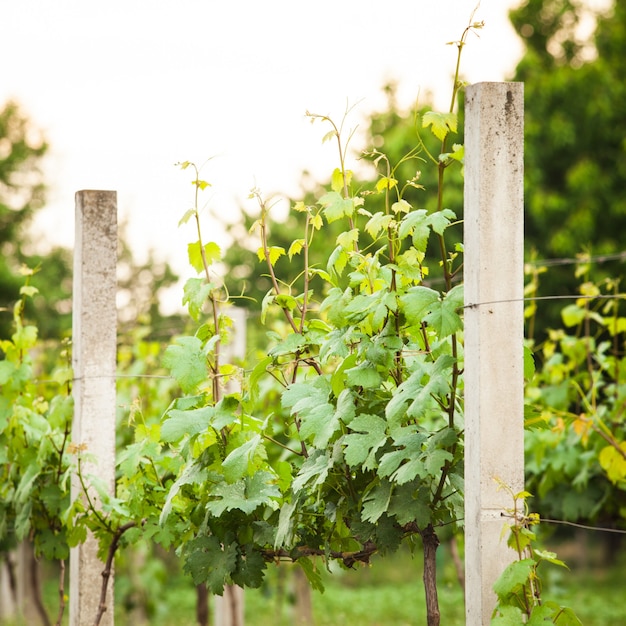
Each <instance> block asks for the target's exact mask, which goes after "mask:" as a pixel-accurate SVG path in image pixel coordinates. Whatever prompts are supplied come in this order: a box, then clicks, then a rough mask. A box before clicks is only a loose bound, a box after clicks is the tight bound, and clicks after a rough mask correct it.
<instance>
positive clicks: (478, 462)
mask: <svg viewBox="0 0 626 626" xmlns="http://www.w3.org/2000/svg"><path fill="white" fill-rule="evenodd" d="M523 160H524V90H523V84H522V83H479V84H476V85H472V86H470V87H468V88H467V90H466V97H465V209H464V214H465V215H464V220H465V226H464V229H465V232H464V280H465V366H464V367H465V569H466V594H465V595H466V598H467V605H466V625H467V626H481V625H487V624H489V622H490V619H491V614H492V611H493V609H494V606H495V602H496V596H495V593H494V592H493V588H492V587H493V583H494V582H495V580H496V579H497V578H498V576H499V575H500V573H501V572H502V571H503V570H504V569H505V567H506V566H507V565H508V564H509V563H510V562H511V561H512V560H513V558H514V553H513V551H512V550H510V549H509V548H508V547H507V546H506V537H504V538H501V531H502V527H503V524H505V523H506V521H507V520H506V518H504V517H503V516H502V513H503V512H505V511H506V509H510V508H511V507H512V505H513V502H512V499H511V496H510V494H509V493H507V492H506V491H503V490H501V489H499V488H498V487H499V485H498V481H501V483H503V484H505V485H507V486H508V487H509V488H511V489H512V490H513V491H514V492H515V493H517V492H519V491H521V490H522V489H523V487H524V415H523V385H524V380H523V376H524V373H523V336H524V317H523V308H524V307H523V302H522V298H523V295H524V294H523V290H524V269H523V247H524V227H523V200H524V174H523V168H524V163H523Z"/></svg>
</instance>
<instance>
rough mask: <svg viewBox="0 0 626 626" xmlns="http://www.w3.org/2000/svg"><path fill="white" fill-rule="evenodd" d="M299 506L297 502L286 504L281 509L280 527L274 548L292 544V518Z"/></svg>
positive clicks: (277, 530) (279, 516) (277, 529)
mask: <svg viewBox="0 0 626 626" xmlns="http://www.w3.org/2000/svg"><path fill="white" fill-rule="evenodd" d="M297 506H298V502H297V501H295V500H294V501H293V502H286V503H284V504H283V505H282V506H281V507H280V513H279V515H278V527H277V528H276V537H275V539H274V548H276V549H278V548H281V547H282V546H283V545H285V544H286V545H289V544H291V540H292V534H293V532H292V529H293V524H292V517H293V513H294V511H295V510H296V507H297Z"/></svg>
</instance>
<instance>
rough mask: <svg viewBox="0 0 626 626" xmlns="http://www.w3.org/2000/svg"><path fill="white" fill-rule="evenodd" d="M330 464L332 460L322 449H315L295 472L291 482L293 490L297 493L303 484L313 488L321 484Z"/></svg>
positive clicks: (331, 464)
mask: <svg viewBox="0 0 626 626" xmlns="http://www.w3.org/2000/svg"><path fill="white" fill-rule="evenodd" d="M332 466H333V461H332V459H331V458H329V457H328V456H326V452H325V451H324V450H315V451H314V452H313V453H312V454H311V455H310V456H309V458H308V459H307V460H306V461H305V462H304V463H303V464H302V467H301V468H300V470H299V472H298V473H297V474H296V476H295V478H294V480H293V483H292V489H293V492H294V493H298V492H299V491H300V490H301V489H302V488H303V487H305V486H309V488H313V487H317V486H318V485H321V484H322V483H323V482H324V481H325V480H326V476H328V471H329V470H330V468H331V467H332ZM313 479H314V480H313Z"/></svg>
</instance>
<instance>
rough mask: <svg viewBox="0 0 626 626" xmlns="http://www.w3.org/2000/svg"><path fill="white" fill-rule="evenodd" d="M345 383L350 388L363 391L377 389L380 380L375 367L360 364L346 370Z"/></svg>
mask: <svg viewBox="0 0 626 626" xmlns="http://www.w3.org/2000/svg"><path fill="white" fill-rule="evenodd" d="M346 383H347V384H348V385H350V386H351V387H363V389H377V388H379V387H380V385H381V384H382V378H381V376H380V374H379V373H378V371H377V370H376V368H375V367H372V366H371V364H369V363H361V364H360V365H357V366H356V367H351V368H350V369H348V370H346Z"/></svg>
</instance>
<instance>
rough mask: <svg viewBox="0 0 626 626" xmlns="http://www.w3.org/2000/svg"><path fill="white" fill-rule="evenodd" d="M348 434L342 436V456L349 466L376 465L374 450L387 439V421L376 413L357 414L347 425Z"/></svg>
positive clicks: (372, 466) (368, 467) (371, 466)
mask: <svg viewBox="0 0 626 626" xmlns="http://www.w3.org/2000/svg"><path fill="white" fill-rule="evenodd" d="M349 428H350V430H351V431H353V432H351V433H350V434H348V435H346V436H345V437H344V442H345V448H344V457H345V459H346V463H347V464H348V465H349V466H351V467H356V466H361V465H362V466H363V469H373V468H375V467H376V451H377V450H378V449H379V448H381V447H382V446H383V445H384V444H385V443H386V441H387V435H386V429H387V422H385V420H384V419H382V418H381V417H378V415H368V414H362V415H357V416H356V417H355V418H354V419H353V420H352V421H351V422H350V425H349Z"/></svg>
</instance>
